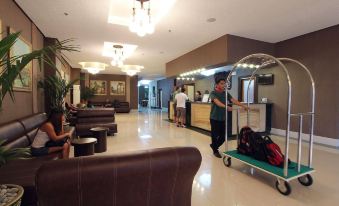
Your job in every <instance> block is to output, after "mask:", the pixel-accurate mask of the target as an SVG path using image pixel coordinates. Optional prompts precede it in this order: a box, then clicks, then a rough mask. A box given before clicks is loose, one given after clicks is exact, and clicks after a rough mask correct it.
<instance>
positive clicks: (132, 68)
mask: <svg viewBox="0 0 339 206" xmlns="http://www.w3.org/2000/svg"><path fill="white" fill-rule="evenodd" d="M143 68H144V67H143V66H140V65H123V66H122V67H121V71H122V72H125V73H126V74H127V75H128V76H134V75H136V74H137V73H138V72H140V71H141V69H143Z"/></svg>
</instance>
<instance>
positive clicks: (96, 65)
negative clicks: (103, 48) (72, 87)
mask: <svg viewBox="0 0 339 206" xmlns="http://www.w3.org/2000/svg"><path fill="white" fill-rule="evenodd" d="M79 64H80V65H81V66H82V68H83V69H86V70H87V71H88V72H89V73H91V74H97V73H99V72H100V71H103V70H105V67H107V66H108V65H107V64H104V63H100V62H79Z"/></svg>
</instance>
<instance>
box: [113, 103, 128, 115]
mask: <svg viewBox="0 0 339 206" xmlns="http://www.w3.org/2000/svg"><path fill="white" fill-rule="evenodd" d="M114 109H115V111H116V112H117V113H129V112H130V111H131V108H130V107H129V103H128V102H116V103H114Z"/></svg>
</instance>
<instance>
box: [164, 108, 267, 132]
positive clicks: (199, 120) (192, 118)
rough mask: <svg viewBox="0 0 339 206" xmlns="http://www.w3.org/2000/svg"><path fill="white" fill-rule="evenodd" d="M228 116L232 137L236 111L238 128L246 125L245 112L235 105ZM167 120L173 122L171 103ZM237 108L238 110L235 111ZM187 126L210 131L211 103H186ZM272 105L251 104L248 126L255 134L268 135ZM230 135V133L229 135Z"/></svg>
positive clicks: (235, 128) (235, 127) (235, 129)
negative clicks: (263, 133)
mask: <svg viewBox="0 0 339 206" xmlns="http://www.w3.org/2000/svg"><path fill="white" fill-rule="evenodd" d="M232 107H233V111H232V112H230V113H229V114H230V115H229V116H228V121H229V123H228V125H229V126H230V127H232V135H235V134H237V124H236V123H237V117H238V114H237V111H239V128H242V127H243V126H246V125H247V112H246V111H245V110H243V109H241V108H239V107H238V106H236V105H233V106H232ZM168 108H169V112H168V118H169V120H172V121H173V120H174V111H173V102H169V106H168ZM238 108H239V110H237V109H238ZM186 110H187V111H186V119H187V126H191V127H196V128H200V129H203V130H207V131H211V125H210V111H211V103H204V102H187V103H186ZM271 116H272V104H270V103H267V104H266V103H258V104H256V103H251V104H250V111H249V126H250V127H251V128H252V129H253V130H254V131H257V132H265V133H269V132H270V131H271V119H272V118H271ZM229 134H230V133H229Z"/></svg>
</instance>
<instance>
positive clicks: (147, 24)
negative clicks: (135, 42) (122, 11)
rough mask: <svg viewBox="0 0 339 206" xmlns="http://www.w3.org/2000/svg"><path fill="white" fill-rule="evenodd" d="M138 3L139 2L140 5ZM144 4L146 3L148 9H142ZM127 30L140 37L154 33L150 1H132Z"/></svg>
mask: <svg viewBox="0 0 339 206" xmlns="http://www.w3.org/2000/svg"><path fill="white" fill-rule="evenodd" d="M138 2H140V5H139V4H138ZM145 2H148V8H145V7H144V3H145ZM136 4H138V5H136ZM129 29H130V31H131V32H134V33H137V34H138V36H141V37H142V36H145V35H146V34H152V33H153V32H154V24H153V22H152V19H151V0H134V1H133V13H132V22H131V23H130V26H129Z"/></svg>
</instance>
